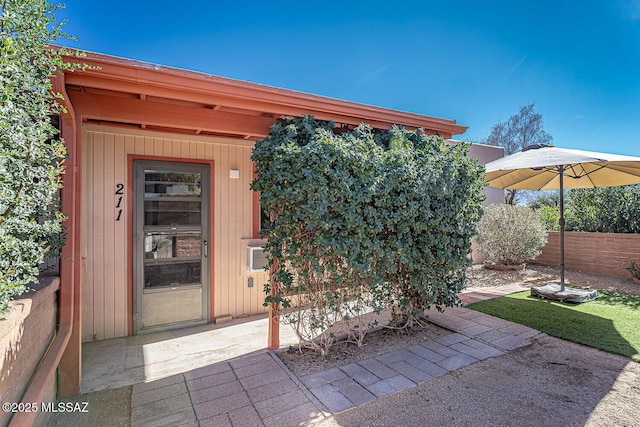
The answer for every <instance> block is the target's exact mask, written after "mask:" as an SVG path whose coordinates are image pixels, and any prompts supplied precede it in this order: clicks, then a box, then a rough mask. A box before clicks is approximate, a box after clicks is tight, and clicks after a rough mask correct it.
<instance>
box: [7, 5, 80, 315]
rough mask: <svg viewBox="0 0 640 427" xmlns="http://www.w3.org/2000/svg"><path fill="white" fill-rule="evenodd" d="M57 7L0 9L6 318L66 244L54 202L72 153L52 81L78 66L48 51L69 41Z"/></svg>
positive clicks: (60, 217)
mask: <svg viewBox="0 0 640 427" xmlns="http://www.w3.org/2000/svg"><path fill="white" fill-rule="evenodd" d="M56 9H57V7H54V6H51V5H49V4H48V3H47V2H46V1H39V0H5V1H3V2H2V4H1V5H0V13H1V15H2V16H1V17H0V22H1V24H0V87H1V88H2V89H1V90H2V92H1V97H2V103H1V104H0V312H4V311H6V310H7V308H8V304H9V301H10V300H11V299H13V298H15V297H16V296H18V295H20V294H22V293H23V292H25V291H26V290H27V285H28V284H29V283H31V282H33V281H35V280H37V276H38V273H39V272H38V264H40V263H42V261H43V260H44V258H45V257H46V256H48V255H56V254H57V251H58V249H59V248H60V247H61V246H62V244H63V242H64V234H63V232H62V226H61V223H62V220H63V217H62V214H61V213H60V211H59V209H58V206H57V204H56V203H55V200H56V196H57V193H58V190H59V188H60V184H61V180H60V174H61V173H62V171H63V161H64V158H65V155H66V152H65V147H64V143H63V142H62V141H61V140H59V139H57V138H56V134H57V132H58V131H57V129H56V128H55V126H53V124H52V121H51V117H52V116H55V115H57V114H58V113H59V112H60V111H61V110H62V107H61V106H60V105H59V104H58V102H57V100H58V99H59V98H60V95H58V94H55V93H53V91H52V86H51V81H50V77H51V76H52V75H54V74H55V73H57V72H59V71H61V70H64V69H69V68H73V67H75V66H74V65H68V64H65V62H64V61H63V59H62V55H64V54H67V53H69V52H67V51H66V50H65V49H49V48H48V47H47V46H48V45H49V44H50V43H51V42H52V41H54V40H56V39H59V38H64V37H66V36H65V34H64V33H62V32H61V27H60V25H58V24H57V23H56V22H55V19H54V16H53V12H54V11H55V10H56Z"/></svg>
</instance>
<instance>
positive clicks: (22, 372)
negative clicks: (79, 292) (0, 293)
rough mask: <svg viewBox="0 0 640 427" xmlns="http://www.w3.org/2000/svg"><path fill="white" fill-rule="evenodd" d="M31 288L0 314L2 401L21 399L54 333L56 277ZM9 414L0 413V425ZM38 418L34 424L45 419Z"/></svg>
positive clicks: (51, 397) (51, 394)
mask: <svg viewBox="0 0 640 427" xmlns="http://www.w3.org/2000/svg"><path fill="white" fill-rule="evenodd" d="M32 287H33V288H34V290H32V291H30V292H28V293H26V294H23V295H22V296H21V297H20V299H17V300H15V301H12V302H11V303H10V307H11V308H10V309H9V311H7V312H6V313H5V314H4V315H1V316H0V317H2V318H4V319H3V320H2V321H0V346H1V349H2V351H3V358H2V366H1V367H0V375H2V380H1V381H0V396H2V402H9V403H19V402H20V401H21V400H22V396H23V394H24V393H25V391H26V389H27V387H28V385H29V382H30V381H31V377H32V376H33V374H34V372H35V371H36V368H37V367H38V364H39V363H40V360H42V357H43V356H44V354H45V352H46V351H47V348H48V347H49V344H50V343H51V341H52V340H53V338H54V336H55V332H56V323H57V311H58V308H57V307H58V305H57V291H58V289H59V287H60V279H59V278H58V277H43V278H41V280H40V283H38V284H36V285H32ZM55 398H56V385H55V382H54V383H52V384H50V385H49V390H47V393H46V401H48V402H54V401H55ZM38 404H40V402H38ZM11 415H12V413H11V412H5V411H2V412H0V425H3V426H4V425H7V424H8V423H9V421H10V419H11ZM42 418H43V417H39V419H38V422H37V424H38V425H41V424H42V423H43V422H46V420H43V419H42ZM44 418H46V416H45V417H44Z"/></svg>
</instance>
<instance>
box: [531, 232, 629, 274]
mask: <svg viewBox="0 0 640 427" xmlns="http://www.w3.org/2000/svg"><path fill="white" fill-rule="evenodd" d="M548 237H549V239H548V241H547V244H546V245H545V246H544V248H542V254H540V255H539V256H538V257H537V258H536V259H535V260H534V261H533V262H532V264H540V265H548V266H552V267H560V232H558V231H550V232H548ZM564 242H565V244H564V253H565V255H564V257H565V258H564V259H565V268H566V269H567V270H579V271H584V272H587V273H594V274H602V275H605V276H617V277H629V278H630V277H631V274H630V273H629V272H628V271H627V270H626V269H625V263H627V262H629V261H636V262H640V235H639V234H618V233H581V232H573V231H572V232H566V233H565V235H564Z"/></svg>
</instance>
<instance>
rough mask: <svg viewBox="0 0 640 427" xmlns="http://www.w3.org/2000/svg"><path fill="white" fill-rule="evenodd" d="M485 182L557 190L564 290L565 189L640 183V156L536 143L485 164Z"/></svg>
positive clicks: (510, 187) (523, 188) (502, 185)
mask: <svg viewBox="0 0 640 427" xmlns="http://www.w3.org/2000/svg"><path fill="white" fill-rule="evenodd" d="M485 167H486V171H487V174H486V181H487V183H488V184H489V185H490V186H491V187H497V188H502V189H509V190H560V287H561V292H564V290H565V287H564V194H563V190H564V189H568V188H595V187H614V186H618V185H629V184H640V157H631V156H621V155H617V154H606V153H594V152H590V151H582V150H571V149H568V148H558V147H552V146H548V145H544V144H536V145H531V146H529V147H526V148H525V149H524V150H522V151H521V152H519V153H515V154H512V155H510V156H507V157H503V158H501V159H498V160H494V161H493V162H490V163H487V164H486V165H485Z"/></svg>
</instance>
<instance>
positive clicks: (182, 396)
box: [51, 287, 540, 426]
mask: <svg viewBox="0 0 640 427" xmlns="http://www.w3.org/2000/svg"><path fill="white" fill-rule="evenodd" d="M493 289H494V290H492V291H491V292H490V293H487V292H486V291H481V290H480V291H476V290H467V291H465V294H463V295H462V300H463V301H465V300H466V301H465V302H471V301H472V300H474V301H475V300H480V299H488V298H491V297H495V296H497V295H496V294H495V292H496V291H495V288H493ZM514 290H515V288H513V287H512V288H509V289H506V288H505V289H502V290H498V291H497V292H498V293H501V292H504V293H505V294H506V293H511V292H513V291H514ZM517 290H521V289H520V288H518V289H517ZM429 320H430V321H431V322H433V323H435V324H436V325H439V326H441V327H443V328H446V329H448V330H450V331H451V333H449V334H446V335H443V336H440V337H438V338H437V339H435V340H433V341H426V342H422V343H420V344H416V345H413V346H410V347H408V348H405V349H399V350H396V351H392V352H390V353H386V354H383V355H380V356H377V357H375V358H370V359H365V360H361V361H358V362H357V363H350V364H347V365H344V366H341V367H337V368H331V369H328V370H325V371H321V372H317V373H314V374H310V375H305V376H302V377H300V378H298V377H297V376H296V375H295V374H294V373H292V372H291V371H290V370H289V369H287V367H286V366H285V365H284V364H283V363H282V362H281V361H280V359H279V358H278V357H277V355H276V354H274V353H273V352H269V351H266V350H263V351H259V352H256V353H253V354H250V355H246V356H242V357H237V358H234V359H231V360H228V361H223V362H218V363H214V364H210V365H207V366H204V367H201V368H197V369H194V370H190V371H188V372H184V373H179V374H175V375H171V376H169V377H166V378H163V379H160V380H156V381H150V382H146V383H136V384H134V385H133V386H132V387H131V407H130V411H131V418H130V420H131V425H133V426H182V425H184V426H299V425H313V424H314V423H316V422H319V421H322V420H324V419H325V418H327V417H329V416H330V415H331V414H332V413H338V412H341V411H345V410H348V409H351V408H355V407H357V406H360V405H364V404H367V403H369V402H372V401H374V400H375V399H378V398H381V397H384V396H387V395H389V394H392V393H396V392H398V391H400V390H404V389H407V388H410V387H414V386H415V385H417V384H420V383H424V382H425V381H429V380H430V379H432V378H434V377H437V376H440V375H444V374H447V373H448V372H452V371H455V370H456V369H460V368H462V367H464V366H467V365H469V364H472V363H475V362H477V361H479V360H484V359H487V358H491V357H495V356H500V355H502V354H504V353H505V352H508V351H511V350H514V349H516V348H519V347H522V346H526V345H529V344H530V343H531V341H530V339H531V338H532V337H535V336H536V335H539V334H540V333H539V332H538V331H536V330H533V329H530V328H527V327H525V326H522V325H518V324H514V323H511V322H507V321H505V320H502V319H498V318H495V317H491V316H488V315H486V314H483V313H479V312H475V311H472V310H468V309H465V308H451V309H447V310H446V311H445V312H444V313H437V312H434V313H430V314H429ZM94 394H99V393H94ZM81 399H82V396H79V397H78V398H77V399H76V400H81ZM123 409H124V408H123ZM56 415H57V414H56ZM78 415H79V414H64V416H66V417H67V419H66V421H63V420H60V419H59V418H56V417H54V419H52V423H51V425H89V424H90V423H87V422H84V421H81V420H80V419H79V418H77V417H78ZM74 416H76V418H73V417H74ZM108 419H109V418H108V414H105V415H104V416H103V417H101V418H100V421H101V422H103V425H106V424H109V422H108ZM69 421H71V423H70V422H69ZM75 421H78V423H77V424H76V423H75ZM104 423H106V424H104Z"/></svg>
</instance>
